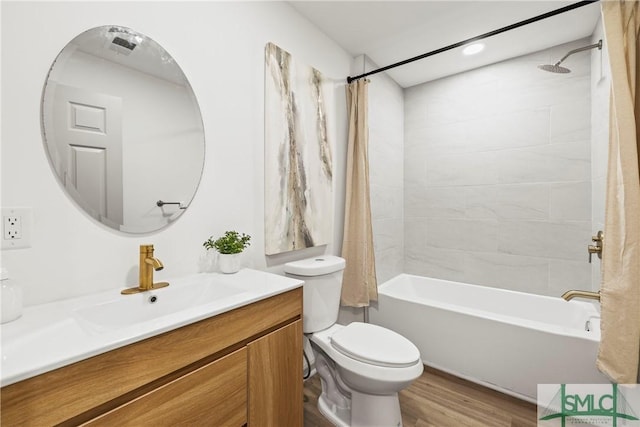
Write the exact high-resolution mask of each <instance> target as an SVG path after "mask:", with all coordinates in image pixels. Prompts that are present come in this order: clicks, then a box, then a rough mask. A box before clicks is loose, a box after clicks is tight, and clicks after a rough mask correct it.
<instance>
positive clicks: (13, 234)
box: [2, 215, 22, 240]
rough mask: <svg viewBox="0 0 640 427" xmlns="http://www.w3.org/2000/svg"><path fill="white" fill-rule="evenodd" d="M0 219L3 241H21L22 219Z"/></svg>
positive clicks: (16, 217)
mask: <svg viewBox="0 0 640 427" xmlns="http://www.w3.org/2000/svg"><path fill="white" fill-rule="evenodd" d="M2 219H3V221H4V225H3V228H4V238H5V240H15V239H22V217H20V216H15V215H10V216H5V217H3V218H2Z"/></svg>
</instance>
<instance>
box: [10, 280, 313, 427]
mask: <svg viewBox="0 0 640 427" xmlns="http://www.w3.org/2000/svg"><path fill="white" fill-rule="evenodd" d="M0 399H1V421H2V426H3V427H4V426H7V427H10V426H33V425H43V426H44V425H61V426H71V425H87V426H146V425H150V426H151V425H153V426H163V425H166V426H175V425H198V426H201V425H202V426H205V425H207V426H242V425H248V426H250V427H252V426H255V427H268V426H292V427H294V426H302V424H303V422H302V288H297V289H294V290H291V291H289V292H286V293H283V294H280V295H276V296H273V297H271V298H267V299H265V300H262V301H258V302H255V303H253V304H250V305H247V306H244V307H240V308H238V309H235V310H232V311H230V312H227V313H223V314H220V315H218V316H215V317H211V318H209V319H205V320H202V321H200V322H196V323H193V324H191V325H187V326H184V327H182V328H179V329H176V330H173V331H169V332H166V333H164V334H161V335H157V336H154V337H151V338H148V339H146V340H143V341H140V342H137V343H134V344H130V345H127V346H125V347H121V348H119V349H116V350H113V351H110V352H107V353H104V354H101V355H98V356H94V357H91V358H89V359H85V360H82V361H80V362H77V363H74V364H72V365H69V366H65V367H62V368H60V369H56V370H54V371H50V372H47V373H44V374H41V375H38V376H36V377H32V378H29V379H26V380H24V381H20V382H18V383H15V384H11V385H8V386H6V387H3V388H2V389H0Z"/></svg>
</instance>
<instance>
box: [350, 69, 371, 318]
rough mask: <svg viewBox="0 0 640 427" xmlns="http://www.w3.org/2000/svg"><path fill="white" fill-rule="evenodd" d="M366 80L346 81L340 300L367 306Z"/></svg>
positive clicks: (367, 190) (368, 223)
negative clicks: (344, 265) (342, 271)
mask: <svg viewBox="0 0 640 427" xmlns="http://www.w3.org/2000/svg"><path fill="white" fill-rule="evenodd" d="M367 84H368V81H367V80H356V81H354V82H351V83H350V84H349V85H347V113H348V115H349V136H348V146H347V188H346V197H345V219H344V236H343V239H342V257H343V258H344V259H345V260H346V263H347V265H346V268H345V270H344V278H343V280H342V297H341V303H342V305H346V306H350V307H366V306H368V305H369V303H370V302H371V301H377V300H378V285H377V282H376V265H375V258H374V253H373V231H372V226H371V202H370V200H369V154H368V145H369V124H368V118H367V114H368V112H367V102H368V101H367Z"/></svg>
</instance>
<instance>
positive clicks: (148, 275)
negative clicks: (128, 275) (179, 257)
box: [121, 245, 169, 295]
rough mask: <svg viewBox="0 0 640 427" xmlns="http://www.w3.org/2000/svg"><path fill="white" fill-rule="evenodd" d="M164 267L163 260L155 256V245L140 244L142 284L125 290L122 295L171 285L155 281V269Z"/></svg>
mask: <svg viewBox="0 0 640 427" xmlns="http://www.w3.org/2000/svg"><path fill="white" fill-rule="evenodd" d="M163 268H164V265H162V262H161V261H160V260H159V259H158V258H156V257H154V256H153V245H140V284H139V285H138V287H136V288H127V289H125V290H123V291H122V292H121V293H122V295H131V294H137V293H140V292H146V291H150V290H152V289H160V288H164V287H166V286H169V283H168V282H159V283H153V271H154V270H155V271H158V270H162V269H163Z"/></svg>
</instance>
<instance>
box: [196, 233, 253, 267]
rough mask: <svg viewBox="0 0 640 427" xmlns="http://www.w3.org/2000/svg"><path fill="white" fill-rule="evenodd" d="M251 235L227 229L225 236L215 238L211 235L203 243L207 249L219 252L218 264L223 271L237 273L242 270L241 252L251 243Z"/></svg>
mask: <svg viewBox="0 0 640 427" xmlns="http://www.w3.org/2000/svg"><path fill="white" fill-rule="evenodd" d="M250 240H251V236H249V235H248V234H244V233H242V234H240V233H238V232H237V231H225V233H224V236H222V237H219V238H217V239H215V240H214V239H213V236H211V237H209V238H208V239H207V240H206V241H205V242H204V243H203V244H202V246H204V247H205V248H206V249H207V250H210V249H215V250H216V251H217V252H218V254H219V255H218V266H219V267H220V271H222V272H223V273H236V272H238V270H240V254H241V253H242V251H244V250H245V249H246V248H247V247H248V246H249V245H250V244H251V243H250Z"/></svg>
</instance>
